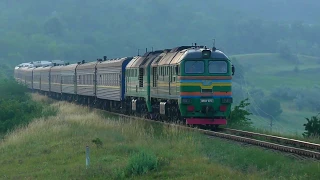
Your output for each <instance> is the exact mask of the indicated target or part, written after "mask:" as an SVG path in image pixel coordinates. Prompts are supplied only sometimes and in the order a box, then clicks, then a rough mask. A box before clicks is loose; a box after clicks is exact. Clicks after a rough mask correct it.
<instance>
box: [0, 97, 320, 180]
mask: <svg viewBox="0 0 320 180" xmlns="http://www.w3.org/2000/svg"><path fill="white" fill-rule="evenodd" d="M36 97H37V98H38V99H39V97H38V96H36ZM40 99H42V98H41V97H40ZM51 106H52V107H54V108H56V109H57V110H58V115H57V116H53V117H49V118H47V119H43V118H40V119H37V120H34V121H33V122H31V123H30V124H29V125H28V126H27V127H23V128H20V129H18V130H15V131H13V132H12V133H10V134H8V135H7V136H6V137H5V139H4V140H3V141H2V142H1V143H0V164H1V168H0V174H1V178H9V179H22V178H27V179H33V178H37V179H70V178H73V179H74V178H77V179H79V178H80V179H82V178H85V179H86V178H93V177H94V178H97V179H122V178H132V179H153V178H160V179H261V178H276V179H289V178H293V179H319V178H320V174H319V173H318V171H319V170H320V164H319V162H310V161H298V160H296V159H292V158H290V157H287V156H284V155H283V154H278V153H274V152H270V151H265V150H263V149H260V148H257V147H252V146H242V145H241V144H238V143H234V142H229V141H224V140H220V139H212V138H209V139H208V138H207V137H206V136H203V135H201V134H198V133H195V132H187V131H184V130H181V129H178V128H174V127H164V126H162V125H159V124H154V123H147V122H144V121H139V120H121V119H114V118H110V117H109V118H108V117H106V116H107V114H105V113H101V112H99V111H95V110H90V109H88V108H86V107H82V106H78V105H73V104H69V103H66V102H56V103H53V104H52V105H51ZM97 138H98V139H97ZM93 140H95V143H94V142H93ZM99 142H101V143H99ZM86 145H89V146H90V148H91V152H90V153H91V154H90V155H91V166H90V167H89V169H87V170H86V168H85V146H86Z"/></svg>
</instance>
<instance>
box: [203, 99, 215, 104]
mask: <svg viewBox="0 0 320 180" xmlns="http://www.w3.org/2000/svg"><path fill="white" fill-rule="evenodd" d="M200 102H201V103H213V99H200Z"/></svg>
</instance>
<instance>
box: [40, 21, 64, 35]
mask: <svg viewBox="0 0 320 180" xmlns="http://www.w3.org/2000/svg"><path fill="white" fill-rule="evenodd" d="M44 30H45V32H46V33H47V34H53V35H55V36H61V35H62V33H63V26H62V23H61V21H60V20H59V19H58V18H57V17H53V18H51V19H49V20H48V21H46V22H45V24H44Z"/></svg>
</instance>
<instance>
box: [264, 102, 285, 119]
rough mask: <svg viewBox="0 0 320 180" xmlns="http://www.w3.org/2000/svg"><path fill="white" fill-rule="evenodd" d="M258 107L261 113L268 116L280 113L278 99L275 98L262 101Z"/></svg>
mask: <svg viewBox="0 0 320 180" xmlns="http://www.w3.org/2000/svg"><path fill="white" fill-rule="evenodd" d="M260 109H262V110H263V112H261V115H263V116H265V117H269V118H272V117H270V116H273V117H277V116H279V115H280V114H281V113H282V108H281V104H280V101H278V100H276V99H267V100H265V101H263V103H262V104H261V105H260Z"/></svg>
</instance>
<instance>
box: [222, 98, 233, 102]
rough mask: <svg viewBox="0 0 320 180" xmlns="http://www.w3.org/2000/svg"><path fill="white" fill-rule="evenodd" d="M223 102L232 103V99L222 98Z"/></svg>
mask: <svg viewBox="0 0 320 180" xmlns="http://www.w3.org/2000/svg"><path fill="white" fill-rule="evenodd" d="M221 102H222V103H232V98H222V99H221Z"/></svg>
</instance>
